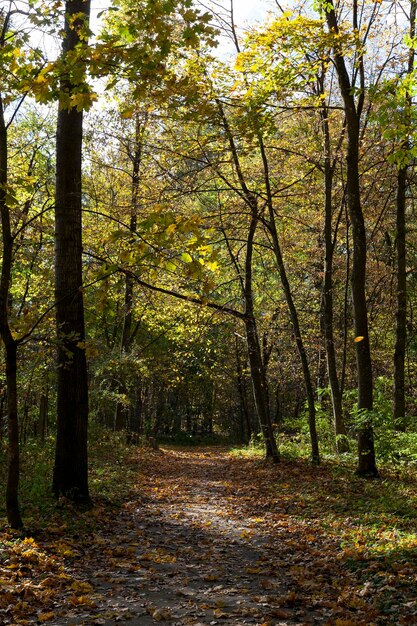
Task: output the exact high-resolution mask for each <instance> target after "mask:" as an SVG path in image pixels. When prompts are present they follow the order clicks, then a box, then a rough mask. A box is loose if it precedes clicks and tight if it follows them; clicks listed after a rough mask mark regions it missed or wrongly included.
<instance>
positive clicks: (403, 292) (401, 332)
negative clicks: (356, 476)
mask: <svg viewBox="0 0 417 626" xmlns="http://www.w3.org/2000/svg"><path fill="white" fill-rule="evenodd" d="M415 31H416V0H411V3H410V30H409V35H410V39H411V41H413V40H414V37H415V34H416V32H415ZM413 45H414V44H413ZM413 45H412V46H411V47H410V51H409V55H408V67H407V75H408V76H410V75H411V73H412V72H413V71H414V58H415V51H414V47H413ZM412 106H413V101H412V95H411V93H410V92H407V95H406V106H405V117H406V120H405V124H406V128H407V137H406V138H405V140H404V142H403V146H402V147H403V148H404V150H405V151H406V152H408V151H409V149H410V137H409V135H408V133H409V132H410V131H409V127H410V112H411V107H412ZM406 159H407V162H406V163H405V164H403V165H402V166H400V167H399V169H398V174H397V216H396V230H397V232H396V246H397V310H396V322H397V323H396V329H395V352H394V403H393V404H394V406H393V418H394V424H395V428H396V429H397V430H399V431H405V429H406V407H405V353H406V344H407V273H406V260H407V259H406V215H405V211H406V193H407V171H408V165H409V164H408V155H407V157H406Z"/></svg>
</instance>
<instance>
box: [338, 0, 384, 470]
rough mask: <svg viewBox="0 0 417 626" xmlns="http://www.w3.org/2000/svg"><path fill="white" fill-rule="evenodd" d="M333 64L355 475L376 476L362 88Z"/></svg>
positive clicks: (342, 66)
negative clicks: (350, 329) (353, 371)
mask: <svg viewBox="0 0 417 626" xmlns="http://www.w3.org/2000/svg"><path fill="white" fill-rule="evenodd" d="M353 10H354V24H353V27H354V28H357V25H356V19H357V5H356V0H354V7H353ZM326 19H327V24H328V27H329V30H330V31H331V32H332V33H334V34H335V35H337V34H338V33H339V27H338V21H337V17H336V13H335V10H334V7H333V4H332V2H331V0H330V3H327V6H326ZM334 63H335V66H336V72H337V76H338V80H339V87H340V92H341V95H342V99H343V103H344V111H345V116H346V130H347V151H346V191H347V206H348V211H349V217H350V221H351V226H352V239H353V259H352V276H351V290H352V304H353V314H354V332H355V347H356V364H357V372H358V415H357V420H358V423H357V435H358V467H357V474H359V475H360V476H369V477H372V476H378V470H377V467H376V461H375V448H374V433H373V428H372V417H371V412H372V409H373V380H372V360H371V350H370V343H369V332H368V311H367V305H366V289H365V279H366V253H367V242H366V231H365V222H364V218H363V212H362V205H361V194H360V179H359V137H360V118H361V111H362V107H363V98H364V91H363V89H362V90H361V92H360V96H359V100H358V103H357V104H356V102H355V96H354V93H353V87H354V86H353V85H352V84H351V81H350V78H349V74H348V71H347V68H346V64H345V60H344V57H343V56H342V54H341V53H340V51H339V49H338V48H335V50H334ZM358 64H359V72H360V75H361V76H362V75H363V68H362V59H361V58H359V62H358Z"/></svg>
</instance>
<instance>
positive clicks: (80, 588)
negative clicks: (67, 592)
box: [71, 580, 94, 594]
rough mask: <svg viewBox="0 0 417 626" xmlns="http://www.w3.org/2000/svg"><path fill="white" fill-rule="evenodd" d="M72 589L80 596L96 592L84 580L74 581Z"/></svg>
mask: <svg viewBox="0 0 417 626" xmlns="http://www.w3.org/2000/svg"><path fill="white" fill-rule="evenodd" d="M71 589H72V590H73V591H75V592H76V593H79V594H83V593H92V592H93V590H94V589H93V586H92V585H90V583H86V582H84V581H82V580H74V582H73V583H72V585H71Z"/></svg>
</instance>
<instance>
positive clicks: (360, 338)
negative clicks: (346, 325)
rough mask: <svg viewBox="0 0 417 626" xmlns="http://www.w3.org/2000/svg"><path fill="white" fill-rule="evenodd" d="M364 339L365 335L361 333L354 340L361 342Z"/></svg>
mask: <svg viewBox="0 0 417 626" xmlns="http://www.w3.org/2000/svg"><path fill="white" fill-rule="evenodd" d="M364 339H365V337H362V335H359V337H355V339H354V342H355V343H359V342H360V341H363V340H364Z"/></svg>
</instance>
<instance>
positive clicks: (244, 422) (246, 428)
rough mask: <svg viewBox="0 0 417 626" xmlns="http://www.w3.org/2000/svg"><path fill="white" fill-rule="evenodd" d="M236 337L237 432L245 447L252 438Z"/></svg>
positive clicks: (236, 338)
mask: <svg viewBox="0 0 417 626" xmlns="http://www.w3.org/2000/svg"><path fill="white" fill-rule="evenodd" d="M238 341H239V339H238V337H235V352H236V383H237V391H238V394H239V411H240V422H239V430H240V437H241V440H242V441H243V443H245V444H246V445H247V444H248V443H249V441H250V438H251V436H252V426H251V422H250V417H249V409H248V399H247V396H246V385H245V380H244V375H243V367H242V362H241V358H240V351H239V344H238Z"/></svg>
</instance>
